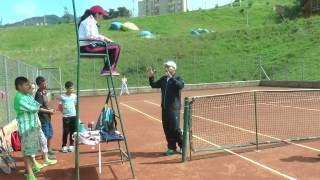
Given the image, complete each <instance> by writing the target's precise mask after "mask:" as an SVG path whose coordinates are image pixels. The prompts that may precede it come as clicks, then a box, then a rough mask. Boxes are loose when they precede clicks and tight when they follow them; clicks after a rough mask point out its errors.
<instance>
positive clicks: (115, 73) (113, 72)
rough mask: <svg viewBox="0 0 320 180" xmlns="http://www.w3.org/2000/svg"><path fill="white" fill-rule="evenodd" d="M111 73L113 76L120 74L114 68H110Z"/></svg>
mask: <svg viewBox="0 0 320 180" xmlns="http://www.w3.org/2000/svg"><path fill="white" fill-rule="evenodd" d="M112 75H113V76H120V74H119V73H118V72H117V71H116V70H112Z"/></svg>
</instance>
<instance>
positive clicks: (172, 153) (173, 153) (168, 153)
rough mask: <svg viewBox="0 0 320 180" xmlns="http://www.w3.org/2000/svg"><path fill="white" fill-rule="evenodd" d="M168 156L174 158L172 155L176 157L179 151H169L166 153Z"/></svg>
mask: <svg viewBox="0 0 320 180" xmlns="http://www.w3.org/2000/svg"><path fill="white" fill-rule="evenodd" d="M165 154H166V156H172V155H175V154H177V151H176V150H173V149H168V150H167V151H166V152H165Z"/></svg>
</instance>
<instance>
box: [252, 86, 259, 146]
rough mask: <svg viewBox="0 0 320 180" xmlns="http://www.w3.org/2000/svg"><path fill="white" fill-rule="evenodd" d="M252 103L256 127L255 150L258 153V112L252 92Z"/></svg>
mask: <svg viewBox="0 0 320 180" xmlns="http://www.w3.org/2000/svg"><path fill="white" fill-rule="evenodd" d="M253 101H254V119H255V125H256V150H257V151H259V130H258V111H257V94H256V91H253Z"/></svg>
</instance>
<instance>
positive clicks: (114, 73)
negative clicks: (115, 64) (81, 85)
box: [100, 69, 120, 76]
mask: <svg viewBox="0 0 320 180" xmlns="http://www.w3.org/2000/svg"><path fill="white" fill-rule="evenodd" d="M111 73H112V76H119V75H120V74H119V73H118V72H117V71H116V70H112V71H111ZM100 75H101V76H110V71H109V70H105V69H102V70H101V72H100Z"/></svg>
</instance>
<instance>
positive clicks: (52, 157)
mask: <svg viewBox="0 0 320 180" xmlns="http://www.w3.org/2000/svg"><path fill="white" fill-rule="evenodd" d="M48 158H49V159H56V156H55V155H53V154H48ZM44 159H45V158H44Z"/></svg>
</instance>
